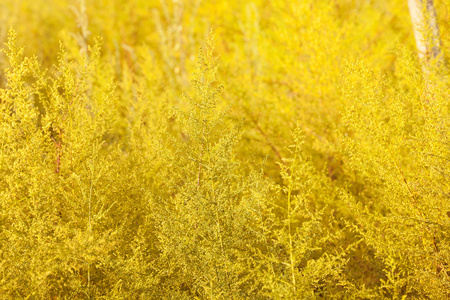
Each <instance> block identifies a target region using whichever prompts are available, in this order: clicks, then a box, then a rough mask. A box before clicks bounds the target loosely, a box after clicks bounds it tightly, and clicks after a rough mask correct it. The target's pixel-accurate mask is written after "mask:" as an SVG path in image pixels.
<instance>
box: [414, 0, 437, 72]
mask: <svg viewBox="0 0 450 300" xmlns="http://www.w3.org/2000/svg"><path fill="white" fill-rule="evenodd" d="M408 6H409V13H410V15H411V22H412V25H413V31H414V37H415V39H416V47H417V50H418V52H419V59H420V61H421V62H422V64H423V70H424V72H425V74H426V75H427V74H428V73H429V71H430V67H431V64H432V63H437V64H441V63H442V60H443V57H442V52H441V42H440V39H439V26H438V23H437V20H436V11H435V9H434V4H433V0H408Z"/></svg>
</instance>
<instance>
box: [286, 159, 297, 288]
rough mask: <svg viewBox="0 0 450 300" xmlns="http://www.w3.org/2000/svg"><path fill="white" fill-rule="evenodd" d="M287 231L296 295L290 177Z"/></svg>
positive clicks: (290, 179)
mask: <svg viewBox="0 0 450 300" xmlns="http://www.w3.org/2000/svg"><path fill="white" fill-rule="evenodd" d="M296 160H297V155H296V156H295V158H294V163H295V161H296ZM287 200H288V203H287V204H288V207H287V208H288V230H289V260H290V267H291V276H292V278H291V280H292V285H293V287H294V292H295V294H297V283H296V281H295V269H294V262H295V258H294V245H293V240H292V228H291V220H292V216H291V214H292V207H291V200H292V175H290V178H289V190H288V199H287Z"/></svg>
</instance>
